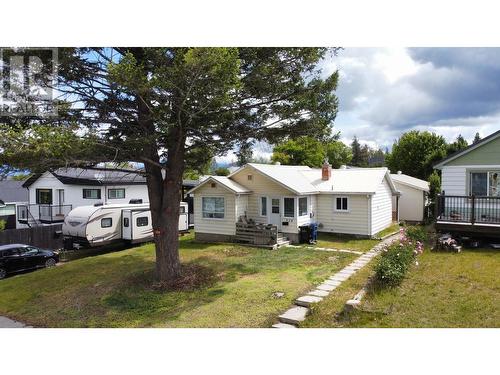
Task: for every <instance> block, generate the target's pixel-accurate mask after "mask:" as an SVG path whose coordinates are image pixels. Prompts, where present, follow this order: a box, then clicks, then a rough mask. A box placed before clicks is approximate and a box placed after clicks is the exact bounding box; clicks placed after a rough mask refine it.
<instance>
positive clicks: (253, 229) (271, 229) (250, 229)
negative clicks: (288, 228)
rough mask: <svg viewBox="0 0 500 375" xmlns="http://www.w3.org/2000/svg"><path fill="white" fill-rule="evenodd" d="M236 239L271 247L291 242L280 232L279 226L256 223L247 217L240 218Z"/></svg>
mask: <svg viewBox="0 0 500 375" xmlns="http://www.w3.org/2000/svg"><path fill="white" fill-rule="evenodd" d="M235 240H236V242H241V243H244V244H246V245H250V246H258V247H266V248H270V249H276V248H278V247H279V246H283V245H288V244H289V243H290V242H289V241H287V240H286V239H285V238H284V237H283V235H282V234H281V233H279V232H278V227H277V226H275V225H271V224H260V223H255V222H254V221H253V220H247V219H240V221H238V222H237V223H236V237H235Z"/></svg>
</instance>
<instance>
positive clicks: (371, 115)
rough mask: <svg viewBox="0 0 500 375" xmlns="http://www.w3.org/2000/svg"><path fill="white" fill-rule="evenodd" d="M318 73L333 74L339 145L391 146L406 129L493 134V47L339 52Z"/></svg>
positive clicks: (498, 93) (498, 64) (498, 103)
mask: <svg viewBox="0 0 500 375" xmlns="http://www.w3.org/2000/svg"><path fill="white" fill-rule="evenodd" d="M324 69H325V73H329V72H332V71H334V70H335V69H338V70H339V73H340V81H339V87H338V92H337V95H338V97H339V102H340V108H339V114H338V117H337V119H336V121H335V128H336V129H338V130H340V131H341V134H342V139H343V140H344V141H345V142H349V141H350V139H352V137H353V136H354V135H357V136H358V137H359V138H360V139H361V140H362V141H363V142H367V143H369V144H371V145H373V146H381V147H385V146H389V147H390V146H391V145H392V143H393V141H394V140H395V139H396V138H398V137H399V136H400V135H401V134H402V133H404V132H405V131H408V130H411V129H420V130H430V131H434V132H436V133H439V134H442V135H443V136H444V137H445V138H447V139H448V140H452V139H454V138H456V137H457V135H458V134H462V135H463V136H464V137H465V138H466V139H467V140H468V141H471V140H472V139H473V138H474V135H475V134H476V132H479V134H480V135H481V136H483V137H484V136H486V135H488V134H490V133H493V132H494V131H496V130H498V129H500V48H485V49H481V48H346V49H345V50H343V51H342V52H340V54H339V56H337V57H335V58H333V59H331V60H330V61H327V62H325V68H324Z"/></svg>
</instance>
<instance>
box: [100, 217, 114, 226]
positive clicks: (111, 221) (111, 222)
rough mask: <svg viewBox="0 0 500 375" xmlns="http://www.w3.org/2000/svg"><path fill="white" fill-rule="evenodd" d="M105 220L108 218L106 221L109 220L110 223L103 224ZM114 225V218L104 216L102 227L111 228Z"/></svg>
mask: <svg viewBox="0 0 500 375" xmlns="http://www.w3.org/2000/svg"><path fill="white" fill-rule="evenodd" d="M104 220H106V221H107V220H109V225H106V226H104V225H103V221H104ZM112 226H113V218H112V217H103V218H102V219H101V228H111V227H112Z"/></svg>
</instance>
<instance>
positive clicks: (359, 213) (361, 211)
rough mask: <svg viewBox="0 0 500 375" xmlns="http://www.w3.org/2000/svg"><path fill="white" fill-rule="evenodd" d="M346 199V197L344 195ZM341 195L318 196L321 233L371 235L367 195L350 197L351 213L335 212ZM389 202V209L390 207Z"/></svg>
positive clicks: (317, 215)
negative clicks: (337, 199) (337, 200)
mask: <svg viewBox="0 0 500 375" xmlns="http://www.w3.org/2000/svg"><path fill="white" fill-rule="evenodd" d="M342 196H344V197H345V195H342ZM337 197H340V196H339V195H332V194H320V195H317V196H316V199H317V203H316V205H317V211H316V217H315V220H316V221H317V222H318V223H321V224H322V226H321V227H320V228H319V230H320V231H321V232H333V233H345V234H358V235H364V236H368V235H370V233H369V230H368V228H369V222H368V213H369V205H368V203H369V199H368V198H367V196H366V195H349V196H348V197H349V212H341V211H335V204H336V198H337ZM390 204H391V202H390V200H389V207H390Z"/></svg>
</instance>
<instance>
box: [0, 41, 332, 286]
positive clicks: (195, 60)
mask: <svg viewBox="0 0 500 375" xmlns="http://www.w3.org/2000/svg"><path fill="white" fill-rule="evenodd" d="M332 52H333V53H334V52H335V50H332V49H326V48H121V47H120V48H119V47H116V48H76V49H75V48H65V49H60V50H59V62H60V64H59V67H58V74H59V84H58V90H59V91H60V92H63V93H66V94H67V97H66V98H65V99H66V101H67V103H71V106H69V107H68V108H66V109H67V110H65V111H60V117H59V118H55V119H51V121H50V123H48V124H47V125H44V124H41V123H40V122H37V121H28V122H25V123H22V124H21V125H19V126H12V124H13V123H15V121H6V125H5V126H3V127H2V128H1V129H0V131H1V132H2V136H1V137H0V149H2V150H3V153H2V155H1V157H0V165H2V164H10V165H13V166H15V167H18V168H31V169H37V168H38V169H42V168H48V167H58V166H61V165H80V166H81V165H92V164H95V163H98V162H104V161H109V160H112V161H117V162H121V161H134V162H139V163H143V164H144V166H145V171H146V177H147V185H148V192H149V200H150V207H151V215H152V225H153V230H154V237H155V248H156V273H157V277H158V279H159V280H160V281H162V282H167V283H170V282H172V281H173V280H175V279H176V278H177V277H178V276H179V275H180V272H181V267H180V260H179V252H178V233H177V222H178V217H179V202H180V200H181V193H180V187H181V184H182V177H183V173H184V171H185V170H186V169H188V170H195V169H197V168H199V167H200V166H206V163H207V161H208V160H210V158H212V157H213V156H216V155H221V154H224V153H226V152H227V151H229V150H231V149H233V147H234V146H235V145H236V144H237V143H241V142H242V141H245V140H248V139H254V140H257V141H259V140H265V141H268V142H271V143H276V142H280V141H281V140H282V139H284V138H286V137H290V136H292V137H298V136H302V135H312V136H314V137H321V136H324V135H326V134H329V133H330V132H331V129H330V125H331V123H332V121H333V120H334V118H335V116H336V113H337V98H336V96H335V94H334V90H335V89H336V86H337V78H338V75H337V72H334V73H333V74H331V75H329V76H326V77H325V76H324V74H323V72H321V70H320V69H319V66H320V65H319V63H320V62H321V60H322V59H323V57H324V56H325V54H328V53H332Z"/></svg>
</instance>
